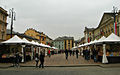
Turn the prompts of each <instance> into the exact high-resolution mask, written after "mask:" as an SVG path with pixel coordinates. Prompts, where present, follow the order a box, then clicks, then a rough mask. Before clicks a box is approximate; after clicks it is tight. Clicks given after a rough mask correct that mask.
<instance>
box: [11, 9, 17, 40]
mask: <svg viewBox="0 0 120 75" xmlns="http://www.w3.org/2000/svg"><path fill="white" fill-rule="evenodd" d="M9 18H11V34H10V35H11V38H12V31H13V21H15V20H16V13H15V12H14V8H12V9H10V10H9Z"/></svg>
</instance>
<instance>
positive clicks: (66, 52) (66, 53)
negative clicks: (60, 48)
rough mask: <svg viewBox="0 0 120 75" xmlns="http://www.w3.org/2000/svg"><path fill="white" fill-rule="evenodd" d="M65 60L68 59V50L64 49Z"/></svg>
mask: <svg viewBox="0 0 120 75" xmlns="http://www.w3.org/2000/svg"><path fill="white" fill-rule="evenodd" d="M65 55H66V60H68V50H67V49H66V50H65Z"/></svg>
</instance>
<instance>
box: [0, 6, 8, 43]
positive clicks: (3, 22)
mask: <svg viewBox="0 0 120 75" xmlns="http://www.w3.org/2000/svg"><path fill="white" fill-rule="evenodd" d="M7 16H8V14H7V11H6V10H4V9H3V8H1V7H0V42H1V41H5V39H6V28H7Z"/></svg>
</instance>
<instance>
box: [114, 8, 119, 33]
mask: <svg viewBox="0 0 120 75" xmlns="http://www.w3.org/2000/svg"><path fill="white" fill-rule="evenodd" d="M117 10H118V9H117V7H115V6H113V13H114V33H115V34H116V35H117V23H116V15H117Z"/></svg>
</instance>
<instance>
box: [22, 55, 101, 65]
mask: <svg viewBox="0 0 120 75" xmlns="http://www.w3.org/2000/svg"><path fill="white" fill-rule="evenodd" d="M85 64H91V65H92V64H101V63H100V62H98V63H94V61H93V60H89V61H87V60H85V59H84V58H83V57H82V56H79V58H78V59H77V58H76V55H74V56H73V55H71V56H68V60H66V59H65V54H55V55H52V56H51V57H48V56H46V57H45V66H66V65H68V66H69V65H85ZM20 65H21V66H35V61H34V60H33V61H30V62H27V63H22V64H20Z"/></svg>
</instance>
